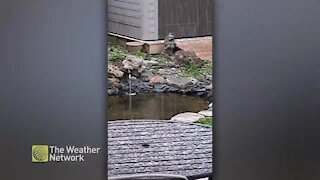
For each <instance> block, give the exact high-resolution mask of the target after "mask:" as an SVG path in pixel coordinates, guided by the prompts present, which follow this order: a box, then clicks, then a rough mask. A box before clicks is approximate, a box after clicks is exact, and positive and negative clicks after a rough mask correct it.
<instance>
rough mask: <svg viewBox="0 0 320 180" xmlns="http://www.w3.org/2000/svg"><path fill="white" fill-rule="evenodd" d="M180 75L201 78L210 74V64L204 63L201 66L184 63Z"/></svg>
mask: <svg viewBox="0 0 320 180" xmlns="http://www.w3.org/2000/svg"><path fill="white" fill-rule="evenodd" d="M182 75H183V76H185V77H194V78H196V79H201V78H203V76H204V75H212V66H211V64H209V63H205V64H203V65H201V66H196V65H192V64H191V65H185V66H184V67H183V69H182Z"/></svg>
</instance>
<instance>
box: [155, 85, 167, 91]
mask: <svg viewBox="0 0 320 180" xmlns="http://www.w3.org/2000/svg"><path fill="white" fill-rule="evenodd" d="M168 88H169V87H168V86H167V85H165V84H156V85H154V87H153V91H155V92H165V91H167V90H168Z"/></svg>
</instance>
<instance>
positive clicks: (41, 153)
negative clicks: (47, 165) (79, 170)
mask: <svg viewBox="0 0 320 180" xmlns="http://www.w3.org/2000/svg"><path fill="white" fill-rule="evenodd" d="M48 160H49V146H48V145H33V146H32V162H48Z"/></svg>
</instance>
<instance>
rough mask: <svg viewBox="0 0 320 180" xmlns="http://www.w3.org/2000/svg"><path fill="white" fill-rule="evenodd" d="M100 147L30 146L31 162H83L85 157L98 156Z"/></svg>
mask: <svg viewBox="0 0 320 180" xmlns="http://www.w3.org/2000/svg"><path fill="white" fill-rule="evenodd" d="M100 149H101V148H100V147H90V146H82V147H77V146H73V145H71V146H55V145H32V153H31V154H32V162H35V163H46V162H84V161H85V159H86V156H87V155H90V154H98V153H99V152H100Z"/></svg>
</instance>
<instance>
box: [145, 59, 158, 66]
mask: <svg viewBox="0 0 320 180" xmlns="http://www.w3.org/2000/svg"><path fill="white" fill-rule="evenodd" d="M143 64H144V65H145V66H146V67H147V68H151V67H152V66H157V65H159V62H158V61H155V60H144V61H143Z"/></svg>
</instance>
